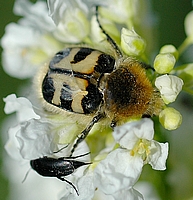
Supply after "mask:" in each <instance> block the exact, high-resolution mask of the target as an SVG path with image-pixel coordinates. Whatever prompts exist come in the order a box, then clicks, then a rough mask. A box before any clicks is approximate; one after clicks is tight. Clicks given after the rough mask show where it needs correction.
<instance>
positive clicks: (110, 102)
mask: <svg viewBox="0 0 193 200" xmlns="http://www.w3.org/2000/svg"><path fill="white" fill-rule="evenodd" d="M96 18H97V22H98V25H99V27H100V29H101V31H102V32H103V33H104V34H105V35H106V38H107V41H108V42H109V44H110V45H111V47H112V48H113V50H114V52H115V56H113V55H109V54H106V53H104V52H101V51H99V50H96V49H93V48H87V47H70V48H66V49H64V50H62V51H60V52H58V53H56V55H55V56H54V57H53V59H52V60H51V61H50V63H49V66H47V67H46V70H45V73H44V74H45V75H44V76H43V77H42V79H41V81H40V84H41V91H40V94H41V98H42V99H43V101H44V102H46V103H45V104H46V105H48V104H49V105H51V106H50V107H51V111H53V110H54V111H55V110H57V111H58V110H64V111H65V112H66V113H74V114H78V115H79V118H80V120H81V118H84V116H89V117H91V120H90V122H89V123H88V124H87V126H86V127H85V129H84V130H83V131H82V132H81V133H79V135H78V137H77V140H76V141H75V143H74V146H73V148H72V150H71V155H72V154H73V152H74V150H75V148H76V147H77V145H78V144H79V143H80V142H81V141H83V140H84V139H85V138H86V136H87V135H88V133H89V132H90V130H91V129H92V127H93V125H94V124H95V123H97V122H99V121H100V120H102V119H108V120H109V122H110V125H111V127H114V126H116V125H121V124H122V123H124V122H126V121H127V120H128V119H132V118H140V117H144V116H148V117H151V116H153V115H158V114H159V112H160V110H161V108H162V106H163V103H162V100H161V98H160V94H159V93H158V91H157V90H156V89H155V88H154V87H153V86H152V84H151V82H150V80H149V79H148V77H147V75H146V68H149V65H146V64H145V63H142V62H140V61H138V60H136V59H134V58H131V57H128V56H127V57H126V56H125V55H123V53H122V52H121V51H120V49H119V48H118V46H117V44H116V43H115V42H114V41H113V39H112V38H111V37H110V36H109V35H108V34H107V33H106V31H105V30H104V29H103V27H102V26H101V24H100V22H99V17H98V6H97V7H96ZM48 110H49V109H48Z"/></svg>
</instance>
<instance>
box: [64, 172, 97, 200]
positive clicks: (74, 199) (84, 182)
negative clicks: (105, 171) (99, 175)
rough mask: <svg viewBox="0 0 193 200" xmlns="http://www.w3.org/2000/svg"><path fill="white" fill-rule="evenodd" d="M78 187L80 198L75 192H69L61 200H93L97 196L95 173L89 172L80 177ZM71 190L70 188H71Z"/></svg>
mask: <svg viewBox="0 0 193 200" xmlns="http://www.w3.org/2000/svg"><path fill="white" fill-rule="evenodd" d="M76 186H77V188H78V193H79V196H77V194H76V193H75V192H71V191H70V190H68V191H67V192H66V194H65V195H64V196H63V198H62V199H61V200H92V199H93V196H94V194H95V189H96V188H95V187H94V179H93V173H92V172H87V173H86V174H84V175H83V176H82V177H80V178H79V179H78V180H77V182H76ZM69 189H70V188H69Z"/></svg>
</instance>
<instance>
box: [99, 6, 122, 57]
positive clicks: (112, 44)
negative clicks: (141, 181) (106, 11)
mask: <svg viewBox="0 0 193 200" xmlns="http://www.w3.org/2000/svg"><path fill="white" fill-rule="evenodd" d="M98 9H99V6H96V20H97V22H98V25H99V27H100V29H101V30H102V32H103V33H104V34H105V35H106V37H107V41H108V42H109V43H110V45H111V46H112V47H113V49H114V50H115V52H116V54H117V56H118V57H119V58H121V57H123V55H122V53H121V50H120V49H119V47H118V46H117V44H116V43H115V42H114V40H113V39H112V38H111V37H110V35H109V34H108V33H107V32H106V31H105V30H104V29H103V27H102V25H101V23H100V21H99V13H98V12H99V11H98Z"/></svg>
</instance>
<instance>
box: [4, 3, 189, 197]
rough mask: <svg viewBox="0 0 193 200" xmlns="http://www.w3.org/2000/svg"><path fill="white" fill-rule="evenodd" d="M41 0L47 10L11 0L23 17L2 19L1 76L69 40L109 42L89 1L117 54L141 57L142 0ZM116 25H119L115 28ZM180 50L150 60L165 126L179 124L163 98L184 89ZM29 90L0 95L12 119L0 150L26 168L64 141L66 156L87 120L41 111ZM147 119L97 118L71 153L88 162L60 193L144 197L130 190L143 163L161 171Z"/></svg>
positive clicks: (160, 148)
mask: <svg viewBox="0 0 193 200" xmlns="http://www.w3.org/2000/svg"><path fill="white" fill-rule="evenodd" d="M47 3H48V7H49V16H48V10H47V5H46V3H45V2H43V1H37V2H36V3H35V4H32V3H30V2H29V1H27V0H25V1H23V0H17V1H16V3H15V6H14V12H15V14H17V15H21V16H23V18H21V19H20V20H19V22H18V23H16V24H15V23H11V24H9V25H7V27H6V33H5V35H4V37H3V38H2V40H1V44H2V47H3V67H4V70H5V72H6V73H7V74H9V75H11V76H13V77H16V78H20V79H25V78H32V77H33V76H34V75H35V73H36V71H38V70H39V69H40V67H41V66H42V65H44V63H48V62H49V60H50V59H51V57H53V55H54V54H55V53H56V52H58V51H59V50H61V49H63V48H65V47H66V46H69V45H72V44H74V45H77V44H79V46H80V43H84V45H85V44H86V45H87V46H90V47H93V48H95V49H100V50H102V51H104V52H109V48H110V46H109V43H108V42H107V41H106V36H105V35H104V34H103V33H102V31H101V29H100V27H99V25H98V23H97V20H96V16H95V13H94V7H93V5H96V4H97V5H101V7H100V9H99V15H100V16H99V17H100V22H101V24H102V26H103V28H104V29H105V31H106V32H107V33H108V34H109V35H110V36H111V37H112V38H113V40H114V41H115V42H116V43H117V44H118V46H119V47H120V49H121V50H122V51H123V52H124V54H125V55H126V56H132V57H135V58H137V59H139V60H141V61H145V62H148V56H147V54H148V53H147V51H146V46H147V45H148V41H145V39H143V38H146V35H145V34H144V35H143V33H146V31H143V33H141V32H140V28H139V27H140V26H143V30H146V27H145V23H143V20H147V19H148V18H149V16H147V15H145V14H144V13H147V10H145V9H147V8H146V7H144V4H145V3H144V2H143V1H141V2H140V1H132V0H121V1H118V0H113V1H112V0H107V1H105V2H104V1H92V2H91V1H89V0H88V1H84V2H83V1H80V0H72V1H62V0H57V1H53V0H48V2H47ZM139 13H141V14H139ZM192 19H193V17H192V13H190V14H189V15H188V16H187V18H186V21H185V25H186V32H187V36H188V39H187V40H188V41H190V40H191V39H190V38H193V37H192V35H193V33H192V32H191V31H192V29H190V26H191V22H192ZM120 27H124V28H122V30H120V29H119V28H120ZM138 30H139V32H138ZM191 41H192V40H191ZM186 44H187V42H186ZM188 44H189V43H188ZM183 49H184V46H183V47H181V48H180V49H179V50H177V49H176V48H175V47H174V46H173V45H165V46H164V47H162V48H161V49H160V52H159V54H158V55H157V56H156V57H155V59H154V62H153V67H154V69H153V70H152V71H153V72H152V73H151V77H150V80H151V82H152V84H153V85H155V88H157V90H158V92H159V93H160V96H161V98H162V99H163V102H164V103H165V104H164V108H163V110H162V111H161V112H160V114H159V121H160V124H161V125H162V126H163V127H164V128H165V129H168V130H174V129H176V128H178V127H179V126H180V124H181V122H182V116H181V114H180V113H179V112H178V111H177V110H175V109H174V108H172V107H168V104H169V103H172V102H174V101H175V100H176V98H177V96H178V94H179V93H180V91H181V90H182V88H184V89H185V90H186V91H188V92H191V93H192V88H191V87H192V77H193V73H192V72H193V63H191V64H186V65H183V66H178V67H176V66H175V65H176V61H177V59H178V58H179V56H180V54H181V53H182V51H183ZM18 71H20V73H17V72H18ZM152 74H153V75H152ZM33 94H34V93H32V94H30V95H28V98H24V97H19V98H17V97H16V95H15V94H11V95H9V96H7V97H6V98H4V102H5V103H6V104H5V113H6V114H10V113H13V112H16V121H15V122H14V124H16V125H15V126H13V127H11V128H10V129H9V131H8V134H9V140H8V141H7V143H6V146H5V148H6V150H7V152H8V153H9V154H10V155H11V156H12V157H13V158H14V159H16V160H18V161H20V162H21V163H24V164H26V165H28V166H29V161H30V160H33V159H37V158H40V157H43V156H53V152H54V151H56V150H58V149H60V148H61V146H65V145H66V144H70V145H68V147H67V148H65V149H64V150H62V151H61V152H60V153H59V154H60V156H61V155H63V156H64V155H65V156H68V155H69V154H70V150H71V148H72V144H73V141H74V139H75V137H76V135H77V133H79V131H80V130H82V129H83V128H84V127H85V121H87V118H88V119H90V116H85V117H84V119H82V120H83V121H84V122H82V123H80V120H81V119H77V117H76V116H75V115H76V114H73V113H69V114H66V115H65V116H64V115H63V113H49V112H46V111H45V110H44V109H43V108H42V106H41V105H39V104H38V101H36V99H35V98H34V96H33ZM155 125H158V126H159V124H155ZM155 125H154V122H153V121H152V120H151V119H148V118H143V119H135V120H133V121H129V122H127V123H125V124H123V125H121V126H117V127H115V128H114V130H113V131H112V130H110V129H109V127H106V126H105V127H102V124H100V123H99V124H97V125H95V126H94V128H93V130H92V131H91V133H90V134H89V136H88V140H86V141H83V142H82V143H81V144H80V145H79V146H78V148H77V149H76V151H75V155H80V154H82V153H86V152H89V151H91V156H86V157H85V158H80V160H82V161H85V162H90V161H91V162H92V164H91V165H89V166H85V167H83V168H82V171H81V170H80V169H78V170H77V172H76V173H74V174H72V176H71V177H69V179H70V180H71V181H72V182H73V184H75V185H76V187H77V188H78V191H79V196H78V195H77V194H76V191H74V190H73V188H72V187H71V186H70V185H67V186H66V188H65V190H64V191H62V194H61V196H60V198H61V199H70V200H72V199H74V200H75V199H77V200H78V199H82V200H89V199H93V198H95V199H110V200H111V199H112V200H113V199H114V200H115V199H119V200H120V199H124V200H125V199H128V200H132V199H139V200H140V199H144V197H143V195H142V194H141V193H140V192H139V191H137V190H136V189H135V184H136V183H137V181H138V179H139V177H140V175H141V173H142V170H143V166H144V165H145V164H150V165H151V166H152V168H153V169H155V170H165V169H166V160H167V156H168V143H167V142H165V143H159V142H157V141H155V140H154V126H155ZM101 127H102V128H101ZM99 130H100V131H99ZM96 138H97V139H96ZM54 156H58V157H60V156H59V155H54ZM34 176H36V175H35V174H34ZM34 180H36V179H34ZM48 182H49V180H48ZM64 186H65V185H64ZM62 187H63V185H62ZM62 187H61V188H62ZM37 189H38V188H37ZM45 195H46V194H45Z"/></svg>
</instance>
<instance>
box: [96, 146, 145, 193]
mask: <svg viewBox="0 0 193 200" xmlns="http://www.w3.org/2000/svg"><path fill="white" fill-rule="evenodd" d="M142 167H143V161H142V160H141V159H138V158H137V157H133V156H131V154H130V152H129V151H128V150H126V149H116V150H114V151H112V152H111V153H109V154H108V156H107V157H106V158H105V159H104V160H102V161H101V162H100V163H99V164H98V165H97V167H96V169H95V172H94V173H95V180H94V183H95V186H96V187H97V188H99V189H100V190H101V191H102V192H103V193H105V194H114V193H116V192H118V191H120V190H123V189H129V188H131V187H132V186H133V185H134V184H135V183H136V181H137V180H138V178H139V176H140V174H141V170H142Z"/></svg>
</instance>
